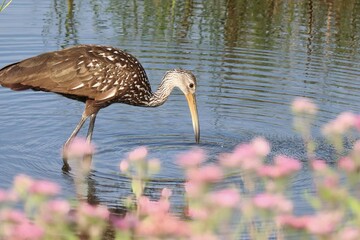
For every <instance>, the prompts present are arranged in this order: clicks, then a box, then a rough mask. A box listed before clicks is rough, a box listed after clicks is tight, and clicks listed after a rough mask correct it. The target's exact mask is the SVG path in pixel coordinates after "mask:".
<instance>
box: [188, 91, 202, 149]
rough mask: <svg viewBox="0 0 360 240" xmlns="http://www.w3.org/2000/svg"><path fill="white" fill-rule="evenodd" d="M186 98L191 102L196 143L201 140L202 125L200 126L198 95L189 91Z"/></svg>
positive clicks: (190, 107)
mask: <svg viewBox="0 0 360 240" xmlns="http://www.w3.org/2000/svg"><path fill="white" fill-rule="evenodd" d="M185 97H186V100H187V102H188V104H189V109H190V113H191V120H192V124H193V128H194V133H195V141H196V143H199V142H200V126H199V116H198V111H197V105H196V97H195V94H193V93H187V94H185Z"/></svg>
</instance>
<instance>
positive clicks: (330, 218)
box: [306, 212, 342, 235]
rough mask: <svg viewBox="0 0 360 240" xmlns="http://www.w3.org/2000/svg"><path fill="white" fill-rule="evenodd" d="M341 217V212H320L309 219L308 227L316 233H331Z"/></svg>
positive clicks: (311, 231)
mask: <svg viewBox="0 0 360 240" xmlns="http://www.w3.org/2000/svg"><path fill="white" fill-rule="evenodd" d="M341 219H342V215H341V213H339V212H320V213H317V214H316V215H314V216H311V217H310V218H309V219H308V221H307V224H306V229H307V230H308V232H309V233H311V234H315V235H327V234H331V233H332V232H334V231H335V230H336V227H337V224H338V223H340V221H341Z"/></svg>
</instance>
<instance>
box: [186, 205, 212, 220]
mask: <svg viewBox="0 0 360 240" xmlns="http://www.w3.org/2000/svg"><path fill="white" fill-rule="evenodd" d="M187 215H188V216H189V217H191V218H193V219H197V220H206V219H207V218H208V217H209V211H208V210H207V209H205V208H200V207H196V208H193V207H190V208H188V209H187Z"/></svg>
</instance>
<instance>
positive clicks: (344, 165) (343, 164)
mask: <svg viewBox="0 0 360 240" xmlns="http://www.w3.org/2000/svg"><path fill="white" fill-rule="evenodd" d="M338 165H339V167H340V168H341V169H342V170H344V171H346V172H354V171H355V170H356V164H355V162H354V160H353V159H351V158H350V157H343V158H341V159H340V160H339V162H338Z"/></svg>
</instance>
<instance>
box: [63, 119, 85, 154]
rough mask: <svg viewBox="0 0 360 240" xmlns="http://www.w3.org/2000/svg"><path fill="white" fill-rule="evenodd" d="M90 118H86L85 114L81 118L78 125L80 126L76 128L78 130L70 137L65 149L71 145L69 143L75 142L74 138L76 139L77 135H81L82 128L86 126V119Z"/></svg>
mask: <svg viewBox="0 0 360 240" xmlns="http://www.w3.org/2000/svg"><path fill="white" fill-rule="evenodd" d="M87 118H88V116H86V115H85V114H83V115H82V116H81V119H80V122H79V123H78V125H77V126H76V128H75V129H74V131H73V132H72V133H71V135H70V137H69V138H68V140H66V142H65V144H64V147H66V146H67V145H69V143H70V142H71V140H73V138H74V137H76V135H77V134H78V133H79V131H80V129H81V128H82V126H83V125H84V123H85V121H86V119H87Z"/></svg>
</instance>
